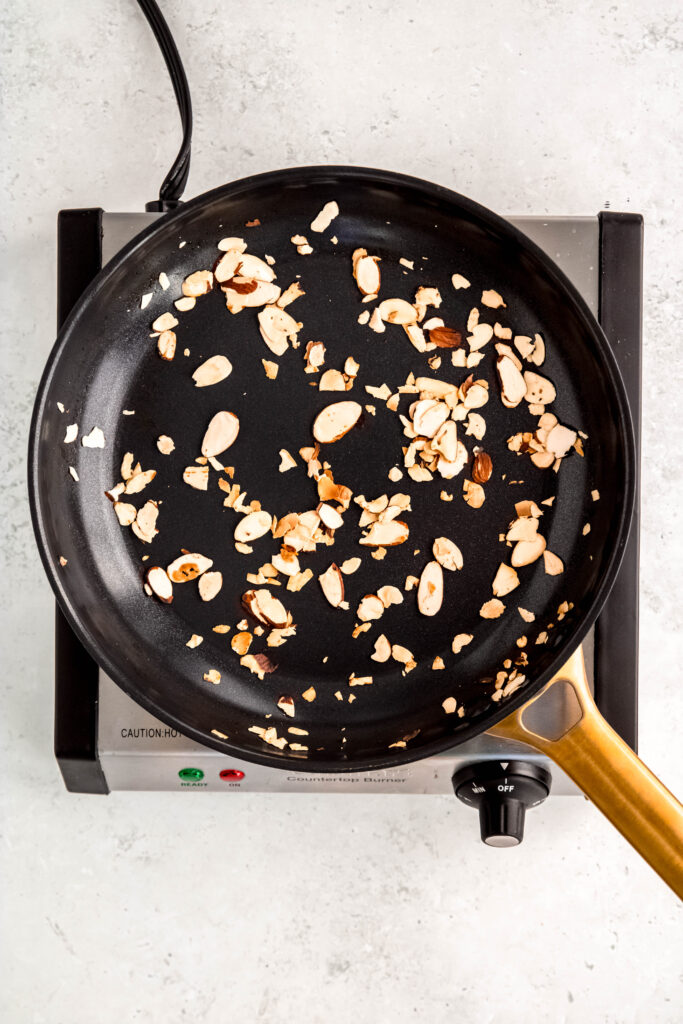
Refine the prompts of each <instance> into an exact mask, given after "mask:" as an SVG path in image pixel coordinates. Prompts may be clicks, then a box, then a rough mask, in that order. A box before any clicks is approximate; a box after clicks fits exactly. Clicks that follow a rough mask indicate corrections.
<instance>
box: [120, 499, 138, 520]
mask: <svg viewBox="0 0 683 1024" xmlns="http://www.w3.org/2000/svg"><path fill="white" fill-rule="evenodd" d="M114 512H116V518H117V519H118V521H119V523H120V524H121V526H130V525H131V523H134V522H135V517H136V515H137V514H138V510H137V509H136V507H135V505H130V504H128V502H125V501H115V502H114Z"/></svg>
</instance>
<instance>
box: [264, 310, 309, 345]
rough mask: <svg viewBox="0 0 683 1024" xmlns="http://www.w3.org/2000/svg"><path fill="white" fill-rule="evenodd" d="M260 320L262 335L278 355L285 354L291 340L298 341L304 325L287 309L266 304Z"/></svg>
mask: <svg viewBox="0 0 683 1024" xmlns="http://www.w3.org/2000/svg"><path fill="white" fill-rule="evenodd" d="M258 321H259V329H260V331H261V337H262V338H263V340H264V341H265V343H266V345H267V346H268V348H269V349H270V351H271V352H272V353H273V354H274V355H276V356H282V355H284V353H285V352H286V351H287V349H288V348H289V343H290V341H296V336H297V334H298V333H299V331H300V330H301V327H302V326H303V325H302V324H300V323H298V322H297V321H296V320H295V319H294V317H293V316H291V315H290V314H289V313H287V311H286V310H284V309H281V308H280V307H279V306H273V305H269V306H264V308H263V309H262V310H261V311H260V312H259V314H258Z"/></svg>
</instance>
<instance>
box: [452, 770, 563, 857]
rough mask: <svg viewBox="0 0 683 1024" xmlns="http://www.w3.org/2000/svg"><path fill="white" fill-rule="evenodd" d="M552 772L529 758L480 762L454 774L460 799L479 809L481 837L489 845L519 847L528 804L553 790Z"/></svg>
mask: <svg viewBox="0 0 683 1024" xmlns="http://www.w3.org/2000/svg"><path fill="white" fill-rule="evenodd" d="M550 783H551V776H550V772H548V771H546V770H545V768H541V766H540V765H536V764H531V763H530V762H528V761H479V762H478V763H476V764H469V765H466V767H464V768H460V769H459V771H457V772H456V773H455V775H454V776H453V789H454V790H455V795H456V796H457V798H458V800H462V802H463V803H465V804H469V806H470V807H477V808H478V809H479V825H480V828H481V838H482V841H483V842H484V843H486V844H487V845H488V846H518V845H519V844H520V843H521V841H522V839H523V837H524V815H525V812H526V809H527V807H536V805H537V804H540V803H542V802H543V801H544V800H545V798H546V797H547V795H548V793H549V792H550Z"/></svg>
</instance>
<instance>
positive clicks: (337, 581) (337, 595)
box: [318, 562, 344, 608]
mask: <svg viewBox="0 0 683 1024" xmlns="http://www.w3.org/2000/svg"><path fill="white" fill-rule="evenodd" d="M318 582H319V583H320V587H321V590H322V592H323V594H324V595H325V597H326V598H327V600H328V601H329V603H330V604H331V605H332V607H333V608H338V607H339V605H340V604H341V603H342V601H343V600H344V578H343V576H342V574H341V571H340V569H339V566H338V565H336V564H335V563H334V562H333V563H332V565H331V566H330V567H329V568H328V569H326V570H325V572H324V573H321V575H320V576H318Z"/></svg>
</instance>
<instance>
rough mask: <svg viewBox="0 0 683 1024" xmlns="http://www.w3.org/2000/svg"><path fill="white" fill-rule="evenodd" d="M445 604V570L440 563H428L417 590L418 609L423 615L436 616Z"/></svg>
mask: <svg viewBox="0 0 683 1024" xmlns="http://www.w3.org/2000/svg"><path fill="white" fill-rule="evenodd" d="M442 603H443V570H442V569H441V566H440V565H439V563H438V562H436V561H432V562H427V564H426V565H425V567H424V569H423V570H422V575H421V576H420V584H419V586H418V588H417V607H418V611H420V612H421V613H422V615H436V613H437V612H438V611H439V609H440V608H441V605H442Z"/></svg>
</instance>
